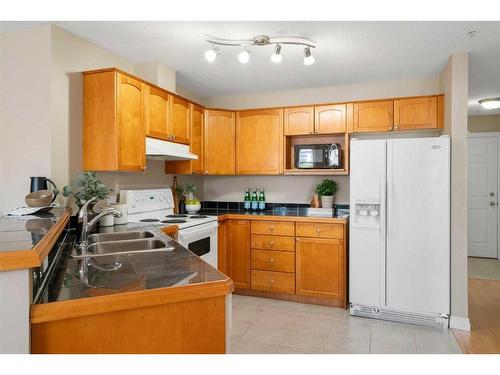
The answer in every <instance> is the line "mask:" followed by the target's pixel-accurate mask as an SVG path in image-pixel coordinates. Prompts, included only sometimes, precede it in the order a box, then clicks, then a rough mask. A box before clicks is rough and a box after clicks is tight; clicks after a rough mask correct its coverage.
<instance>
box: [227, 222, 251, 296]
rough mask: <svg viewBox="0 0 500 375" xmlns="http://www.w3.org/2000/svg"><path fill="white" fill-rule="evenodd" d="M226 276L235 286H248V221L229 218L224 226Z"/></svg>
mask: <svg viewBox="0 0 500 375" xmlns="http://www.w3.org/2000/svg"><path fill="white" fill-rule="evenodd" d="M226 239H227V243H226V252H227V257H228V264H227V271H228V276H229V277H230V278H231V279H232V280H233V282H234V287H235V288H243V289H248V288H250V221H249V220H229V221H228V223H227V226H226Z"/></svg>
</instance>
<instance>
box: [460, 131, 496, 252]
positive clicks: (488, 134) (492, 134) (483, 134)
mask: <svg viewBox="0 0 500 375" xmlns="http://www.w3.org/2000/svg"><path fill="white" fill-rule="evenodd" d="M470 138H495V139H496V140H497V150H498V152H497V192H496V198H497V201H500V197H499V196H498V193H499V192H500V132H479V133H471V132H470V131H469V132H468V136H467V149H468V148H469V139H470ZM468 174H469V160H467V175H468ZM467 178H468V177H467ZM468 195H469V191H468V190H467V202H468V198H469V196H468ZM467 205H468V203H467ZM468 212H469V208H468V207H467V215H468ZM467 225H469V223H468V221H467ZM467 230H468V228H467ZM499 244H500V205H497V259H499V260H500V248H499ZM468 253H469V250H468V246H467V257H469V254H468ZM493 259H494V258H493Z"/></svg>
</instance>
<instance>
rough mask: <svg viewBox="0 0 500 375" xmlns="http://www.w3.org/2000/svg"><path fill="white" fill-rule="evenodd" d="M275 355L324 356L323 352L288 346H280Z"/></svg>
mask: <svg viewBox="0 0 500 375" xmlns="http://www.w3.org/2000/svg"><path fill="white" fill-rule="evenodd" d="M275 353H277V354H323V352H322V351H316V350H307V349H302V348H294V347H291V346H286V345H278V346H277V347H276V350H275Z"/></svg>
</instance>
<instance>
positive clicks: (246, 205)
mask: <svg viewBox="0 0 500 375" xmlns="http://www.w3.org/2000/svg"><path fill="white" fill-rule="evenodd" d="M250 202H251V198H250V189H249V188H247V190H246V191H245V199H244V203H243V207H244V208H245V210H249V209H250Z"/></svg>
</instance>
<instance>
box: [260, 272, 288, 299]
mask: <svg viewBox="0 0 500 375" xmlns="http://www.w3.org/2000/svg"><path fill="white" fill-rule="evenodd" d="M251 280H252V282H251V284H252V289H255V290H266V291H269V292H278V293H291V294H293V293H295V275H294V274H293V273H284V272H271V271H255V270H254V271H252V276H251Z"/></svg>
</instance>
